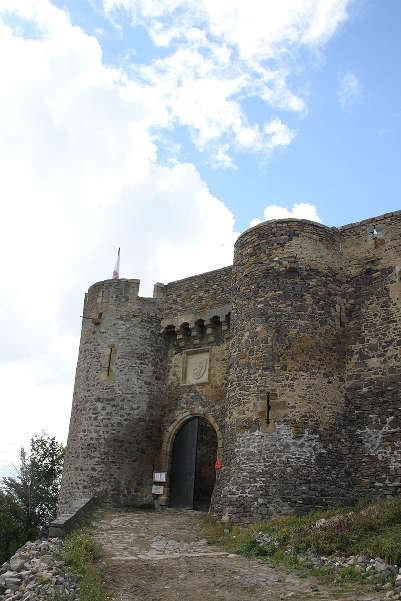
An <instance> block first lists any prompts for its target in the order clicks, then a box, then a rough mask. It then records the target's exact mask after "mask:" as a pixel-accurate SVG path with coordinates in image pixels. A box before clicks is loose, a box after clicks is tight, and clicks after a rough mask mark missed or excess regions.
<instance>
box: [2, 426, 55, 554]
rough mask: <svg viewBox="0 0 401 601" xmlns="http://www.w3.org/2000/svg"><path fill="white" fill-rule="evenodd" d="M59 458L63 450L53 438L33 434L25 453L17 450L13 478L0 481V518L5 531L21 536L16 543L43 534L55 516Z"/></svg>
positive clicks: (42, 434) (44, 434) (22, 449)
mask: <svg viewBox="0 0 401 601" xmlns="http://www.w3.org/2000/svg"><path fill="white" fill-rule="evenodd" d="M63 458H64V447H63V445H61V444H60V443H58V442H57V441H56V439H55V437H54V436H48V435H47V434H46V433H45V432H42V433H41V434H35V435H34V436H33V437H32V439H31V447H30V452H29V454H27V453H26V451H25V449H24V448H21V452H20V461H19V466H18V468H17V476H16V477H9V478H3V479H2V485H1V489H2V490H1V497H0V517H1V518H2V519H3V518H4V524H6V526H4V528H5V529H6V530H7V528H8V530H7V532H12V531H15V529H16V528H17V530H18V529H19V531H20V532H21V533H22V534H21V536H19V535H18V537H17V538H18V540H19V542H20V544H23V543H24V542H26V541H27V540H29V539H30V540H33V539H35V538H37V537H38V536H40V535H42V534H44V533H45V532H46V529H47V527H48V525H49V523H50V522H51V520H52V519H54V517H55V516H56V511H57V497H58V492H59V488H60V482H61V473H62V467H63ZM7 532H5V536H6V535H7ZM6 538H7V536H6ZM3 561H4V560H3Z"/></svg>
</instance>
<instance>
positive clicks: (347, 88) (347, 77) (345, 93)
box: [338, 72, 362, 108]
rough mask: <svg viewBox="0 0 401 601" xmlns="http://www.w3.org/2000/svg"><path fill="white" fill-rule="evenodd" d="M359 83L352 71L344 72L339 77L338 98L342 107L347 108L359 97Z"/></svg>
mask: <svg viewBox="0 0 401 601" xmlns="http://www.w3.org/2000/svg"><path fill="white" fill-rule="evenodd" d="M361 94H362V92H361V85H360V83H359V80H358V78H357V77H356V75H355V74H354V73H350V72H348V73H345V74H344V75H343V76H342V77H341V78H340V87H339V90H338V99H339V102H340V104H341V106H342V107H343V108H349V107H350V106H352V105H353V104H355V102H356V101H357V100H358V99H359V98H360V97H361Z"/></svg>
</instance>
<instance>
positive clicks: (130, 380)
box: [59, 280, 165, 512]
mask: <svg viewBox="0 0 401 601" xmlns="http://www.w3.org/2000/svg"><path fill="white" fill-rule="evenodd" d="M138 287H139V282H138V280H109V281H105V282H100V283H98V284H95V285H94V286H92V287H91V288H90V289H89V292H88V294H87V296H86V302H85V306H84V316H87V317H89V319H84V320H83V324H82V333H81V343H80V350H79V359H78V365H77V371H76V380H75V389H74V398H73V406H72V413H71V422H70V430H69V437H68V444H67V454H66V458H65V465H64V472H63V480H62V487H61V493H60V503H59V506H60V507H59V511H60V512H63V511H64V510H67V509H68V507H69V506H70V505H71V503H72V502H73V500H74V499H77V498H81V497H87V496H92V495H93V496H97V497H106V498H112V499H114V500H116V501H118V502H121V501H123V502H124V501H131V502H135V503H137V504H141V503H147V502H151V501H152V500H153V497H152V494H151V486H152V470H153V464H154V462H155V461H156V460H157V457H158V455H159V449H160V437H161V432H160V419H161V406H162V403H163V398H164V395H163V391H164V385H165V376H164V356H163V348H162V344H161V337H160V318H159V316H158V307H157V303H156V302H155V301H154V300H153V299H142V298H138ZM99 313H101V315H100V316H99ZM92 318H94V319H92ZM110 353H111V356H110Z"/></svg>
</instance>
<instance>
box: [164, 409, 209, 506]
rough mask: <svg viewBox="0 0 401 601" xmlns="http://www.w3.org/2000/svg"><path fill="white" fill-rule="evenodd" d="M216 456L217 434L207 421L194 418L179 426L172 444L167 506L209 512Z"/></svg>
mask: <svg viewBox="0 0 401 601" xmlns="http://www.w3.org/2000/svg"><path fill="white" fill-rule="evenodd" d="M216 455H217V436H216V432H215V430H214V428H213V426H211V425H210V424H209V422H208V421H207V420H206V419H203V418H202V417H194V418H193V419H191V420H189V421H188V422H186V423H185V424H184V425H183V426H182V428H181V429H180V430H179V431H178V432H177V434H176V437H175V440H174V444H173V453H172V462H171V473H170V507H189V508H191V509H192V508H193V509H199V510H202V511H207V510H208V509H209V505H210V499H211V497H212V493H213V488H214V483H215V479H216V473H215V468H214V464H215V462H216Z"/></svg>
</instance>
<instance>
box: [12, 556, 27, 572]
mask: <svg viewBox="0 0 401 601" xmlns="http://www.w3.org/2000/svg"><path fill="white" fill-rule="evenodd" d="M24 567H25V561H23V560H22V559H20V558H19V557H12V558H11V559H10V568H11V570H13V571H14V572H20V571H21V570H23V569H24Z"/></svg>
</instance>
